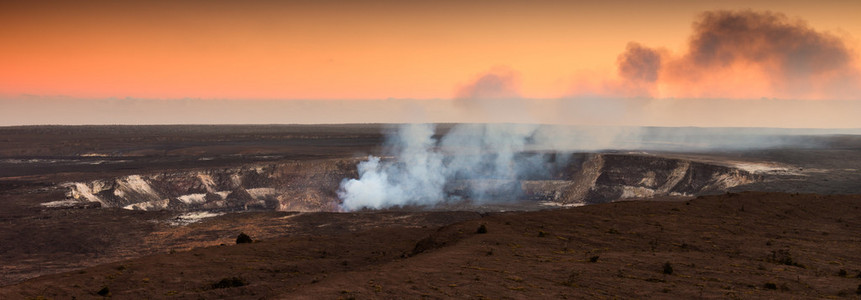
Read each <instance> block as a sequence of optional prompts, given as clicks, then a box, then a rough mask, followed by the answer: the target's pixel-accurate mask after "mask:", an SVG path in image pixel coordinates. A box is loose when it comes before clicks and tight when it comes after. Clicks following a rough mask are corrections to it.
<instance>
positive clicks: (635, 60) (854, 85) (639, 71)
mask: <svg viewBox="0 0 861 300" xmlns="http://www.w3.org/2000/svg"><path fill="white" fill-rule="evenodd" d="M693 30H694V31H693V33H692V34H691V36H690V38H689V43H688V47H687V50H686V51H685V52H683V53H680V54H678V55H670V53H669V52H668V51H666V50H664V49H660V48H649V47H646V46H643V45H640V44H638V43H633V42H632V43H629V44H628V46H627V48H626V49H625V51H624V52H623V53H622V54H620V55H619V58H618V60H617V68H618V69H617V71H618V75H619V80H618V81H610V82H607V83H605V85H606V87H605V89H606V91H602V94H606V95H612V96H624V97H649V98H651V97H659V98H668V97H694V98H700V97H706V98H712V97H716V98H748V99H757V98H760V97H768V98H772V97H778V98H790V99H857V97H858V92H859V89H858V84H859V82H861V75H859V74H861V72H859V70H858V68H857V66H856V65H855V60H854V53H853V52H852V50H851V49H850V48H849V47H848V46H847V43H846V42H845V41H844V40H843V39H841V38H840V37H838V36H836V35H833V34H830V33H828V32H822V31H817V30H815V29H813V28H811V27H810V26H808V25H807V23H805V22H804V21H802V20H795V19H790V18H788V17H787V16H785V15H783V14H779V13H772V12H755V11H749V10H746V11H708V12H704V13H702V14H701V15H700V16H699V17H698V19H697V21H695V22H694V24H693Z"/></svg>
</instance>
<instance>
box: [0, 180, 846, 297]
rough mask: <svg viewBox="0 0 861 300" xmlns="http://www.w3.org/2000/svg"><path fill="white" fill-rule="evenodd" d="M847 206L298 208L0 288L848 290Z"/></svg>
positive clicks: (323, 292) (504, 293) (198, 291)
mask: <svg viewBox="0 0 861 300" xmlns="http://www.w3.org/2000/svg"><path fill="white" fill-rule="evenodd" d="M859 207H861V196H858V195H850V196H821V195H813V194H800V195H799V194H782V193H740V194H734V193H733V194H723V195H717V196H707V197H699V198H697V199H692V200H686V201H665V202H661V201H632V202H615V203H607V204H598V205H591V206H585V207H578V208H572V209H565V210H549V211H539V212H516V213H492V214H485V215H483V217H480V218H478V217H477V218H473V219H471V220H470V219H469V218H467V219H468V220H466V221H462V222H457V223H453V224H451V225H446V226H443V227H434V226H425V227H421V226H402V225H382V226H378V227H375V228H372V229H362V230H358V231H351V230H347V229H339V228H332V227H331V223H327V222H325V221H326V220H327V219H326V218H327V216H329V215H326V214H320V215H316V214H304V215H302V217H303V218H305V221H304V222H309V223H313V222H314V220H315V216H316V218H317V220H319V222H318V223H315V224H314V225H315V226H309V227H308V228H318V229H317V230H315V229H309V230H308V231H306V232H303V233H299V234H293V235H290V236H286V237H283V238H274V239H269V240H263V241H260V242H256V243H252V244H239V245H229V246H217V247H207V248H197V249H193V250H190V251H185V252H177V253H169V254H158V255H152V256H146V257H142V258H138V259H132V260H128V261H123V262H118V263H112V264H106V265H100V266H96V267H92V268H87V269H84V270H80V271H74V272H69V273H62V274H55V275H48V276H43V277H39V278H34V279H31V280H28V281H25V282H21V283H19V284H16V285H11V286H6V287H2V288H0V298H3V299H16V298H27V297H39V296H42V297H47V298H71V297H73V296H74V297H77V298H79V299H80V298H90V297H100V293H99V292H101V294H104V295H107V294H110V295H112V296H113V297H115V298H165V297H175V298H177V299H197V298H199V297H203V298H218V297H227V298H247V299H259V298H290V299H297V298H298V299H301V298H451V297H454V298H476V299H479V298H532V299H535V298H582V297H583V296H589V297H596V296H597V297H644V296H655V297H662V298H677V297H688V298H689V297H721V298H734V297H741V298H758V297H762V298H785V297H795V298H822V297H840V296H844V297H857V295H856V293H858V292H861V291H858V289H859V284H861V274H859V273H861V251H858V250H859V245H861V208H859ZM445 213H446V212H441V214H445ZM481 225H484V226H485V228H486V230H487V233H484V234H480V233H477V231H478V228H479V227H480V226H481Z"/></svg>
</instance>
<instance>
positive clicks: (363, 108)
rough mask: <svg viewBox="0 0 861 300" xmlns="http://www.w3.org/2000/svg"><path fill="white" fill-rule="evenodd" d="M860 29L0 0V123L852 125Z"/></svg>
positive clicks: (812, 4) (429, 6) (583, 11)
mask: <svg viewBox="0 0 861 300" xmlns="http://www.w3.org/2000/svg"><path fill="white" fill-rule="evenodd" d="M858 12H861V1H857V0H854V1H728V0H726V1H681V0H678V1H669V0H665V1H619V0H615V1H612V0H611V1H385V0H382V1H359V0H356V1H326V0H318V1H243V2H236V1H80V2H78V1H2V2H0V25H2V26H0V108H2V109H0V125H26V124H117V123H125V124H153V123H157V124H181V123H344V122H363V123H376V122H382V123H388V122H533V123H565V124H585V125H596V124H597V125H655V126H766V127H841V128H847V127H848V128H861V118H859V117H857V115H858V114H859V112H861V65H859V49H861V18H858ZM358 100H362V101H358ZM500 101H502V102H500Z"/></svg>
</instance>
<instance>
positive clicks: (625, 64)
mask: <svg viewBox="0 0 861 300" xmlns="http://www.w3.org/2000/svg"><path fill="white" fill-rule="evenodd" d="M618 64H619V76H621V77H622V78H624V79H625V80H628V81H631V82H655V81H658V71H660V69H661V54H660V53H659V52H658V51H657V50H655V49H650V48H647V47H643V46H642V45H640V44H638V43H633V42H631V43H628V47H627V49H625V52H624V53H622V54H620V55H619V59H618Z"/></svg>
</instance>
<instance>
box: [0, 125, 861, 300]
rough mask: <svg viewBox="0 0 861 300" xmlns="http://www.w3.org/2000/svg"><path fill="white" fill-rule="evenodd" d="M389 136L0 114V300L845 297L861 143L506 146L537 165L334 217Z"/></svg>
mask: <svg viewBox="0 0 861 300" xmlns="http://www.w3.org/2000/svg"><path fill="white" fill-rule="evenodd" d="M454 126H455V125H451V124H442V125H439V126H437V127H436V130H437V132H436V134H435V135H434V136H435V137H440V136H444V135H445V134H446V132H448V131H450V130H452V128H454ZM393 128H394V127H393V126H390V125H376V124H366V125H253V126H252V125H247V126H246V125H242V126H240V125H231V126H227V125H223V126H222V125H182V126H180V125H177V126H23V127H2V128H0V144H2V147H0V224H2V226H0V240H2V241H3V242H2V243H0V299H28V298H31V299H45V298H48V299H70V298H77V299H86V298H102V297H114V298H118V299H153V298H155V299H161V298H176V299H212V298H238V299H281V298H286V299H303V298H324V299H333V298H335V299H337V298H344V299H350V298H358V299H365V298H393V299H400V298H433V299H439V298H469V299H484V298H490V299H540V298H584V297H592V298H594V297H606V298H619V297H624V298H642V297H655V298H680V297H683V298H694V297H709V298H811V299H812V298H817V299H818V298H829V297H858V296H857V295H858V294H861V171H859V170H861V136H859V135H855V134H817V133H816V132H813V133H809V134H808V133H805V134H795V133H794V134H792V135H787V132H780V131H765V132H766V134H762V133H757V135H755V137H754V139H765V140H769V141H774V140H778V141H780V143H772V144H769V145H768V146H767V147H742V148H738V149H732V148H708V149H705V148H700V149H694V150H690V149H687V148H685V147H656V148H655V149H660V150H652V149H649V147H648V146H649V145H648V144H647V145H646V147H641V149H635V150H631V149H629V150H612V149H610V150H601V151H564V152H559V151H554V152H547V151H539V150H522V151H521V152H518V153H514V156H513V159H512V160H511V164H512V165H516V166H517V167H518V168H521V167H522V169H529V168H526V167H523V166H520V164H521V162H523V161H526V160H529V161H538V162H539V164H538V165H539V166H542V167H541V168H539V169H535V168H532V169H529V170H531V171H530V172H524V173H518V175H517V176H512V177H493V178H487V179H480V180H478V179H475V178H460V179H458V178H457V177H456V176H455V177H453V178H455V179H453V180H449V181H447V182H446V184H445V185H444V187H442V188H443V189H444V190H443V192H444V193H445V194H446V195H449V196H450V198H449V199H448V200H446V201H441V202H439V203H437V204H434V205H423V204H421V203H408V204H406V205H395V206H387V207H385V208H382V209H370V208H362V209H356V210H350V211H347V210H346V209H344V200H343V199H342V195H339V191H342V189H343V183H344V181H345V180H349V179H356V178H359V177H360V171H359V169H358V168H357V165H358V164H360V163H361V162H363V161H365V160H367V159H368V156H369V155H375V156H379V157H380V158H381V160H382V161H383V163H386V162H396V161H397V159H398V158H397V157H393V156H392V155H391V154H390V153H387V152H386V146H385V145H387V144H389V143H387V142H386V141H387V138H386V136H387V135H386V134H387V133H391V132H392V131H393V130H394V129H393ZM655 130H658V129H655ZM667 130H668V132H674V131H673V129H667ZM691 130H692V129H687V130H686V134H690V133H691V132H690V131H691ZM693 131H694V133H695V134H702V135H708V134H715V132H714V131H708V130H705V129H702V130H700V131H696V129H693ZM718 133H719V134H722V131H721V132H718ZM718 137H719V136H718ZM657 142H660V141H657ZM655 145H657V144H655ZM493 151H494V150H493V149H487V152H489V153H492V152H493ZM442 161H443V162H445V163H452V161H457V160H456V159H452V158H450V157H448V156H446V157H445V158H444V159H443V160H442ZM395 164H396V163H395ZM488 186H492V187H504V188H501V189H500V188H492V189H488V190H489V191H491V192H490V193H486V194H482V198H479V197H477V196H475V195H476V194H475V193H474V192H473V191H475V190H478V189H484V188H486V187H488ZM488 199H489V200H488ZM240 233H245V234H247V235H249V236H250V237H251V238H252V239H253V240H254V242H252V243H242V244H237V243H236V240H237V236H238V235H239V234H240Z"/></svg>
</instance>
